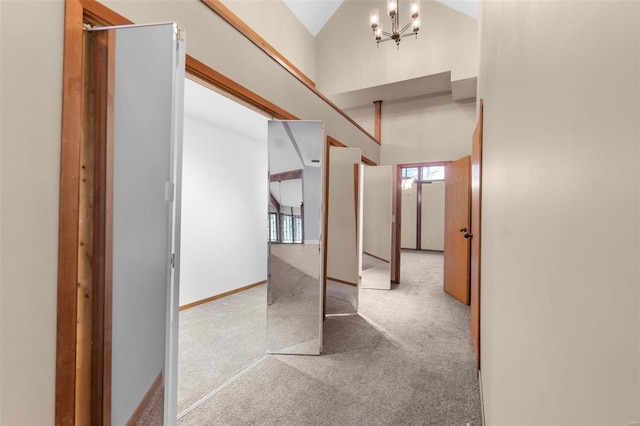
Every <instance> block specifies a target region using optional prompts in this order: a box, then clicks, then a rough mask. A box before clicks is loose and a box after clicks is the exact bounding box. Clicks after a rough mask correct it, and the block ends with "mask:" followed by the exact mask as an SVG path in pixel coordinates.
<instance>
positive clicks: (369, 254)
mask: <svg viewBox="0 0 640 426" xmlns="http://www.w3.org/2000/svg"><path fill="white" fill-rule="evenodd" d="M362 252H363V253H364V254H366V255H367V256H371V257H373V258H374V259H378V260H379V261H381V262H384V263H391V262H390V261H388V260H386V259H383V258H381V257H378V256H376V255H375V254H371V253H367V252H366V251H364V250H363V251H362Z"/></svg>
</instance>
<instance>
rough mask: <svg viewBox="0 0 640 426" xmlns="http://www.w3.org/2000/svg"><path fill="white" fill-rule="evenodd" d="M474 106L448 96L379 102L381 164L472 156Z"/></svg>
mask: <svg viewBox="0 0 640 426" xmlns="http://www.w3.org/2000/svg"><path fill="white" fill-rule="evenodd" d="M475 111H476V107H475V103H473V102H454V101H453V100H452V98H451V95H450V94H445V95H441V96H434V97H422V98H416V99H409V100H407V101H404V102H383V103H382V146H381V152H380V161H381V164H385V165H393V164H401V163H418V162H429V161H446V160H457V159H458V158H462V157H464V156H465V155H469V154H471V135H472V134H473V129H474V127H475Z"/></svg>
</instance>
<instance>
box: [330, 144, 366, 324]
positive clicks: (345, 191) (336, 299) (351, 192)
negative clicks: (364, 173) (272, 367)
mask: <svg viewBox="0 0 640 426" xmlns="http://www.w3.org/2000/svg"><path fill="white" fill-rule="evenodd" d="M360 158H361V154H360V149H358V148H344V147H338V146H331V147H330V148H329V161H328V164H329V165H328V168H329V184H328V188H329V191H328V199H329V201H328V214H327V286H326V301H325V303H326V308H325V314H326V315H327V316H331V315H345V314H356V313H357V311H358V258H359V247H358V246H359V241H358V225H357V221H358V210H359V206H358V203H359V200H358V198H359V197H358V189H359V174H360Z"/></svg>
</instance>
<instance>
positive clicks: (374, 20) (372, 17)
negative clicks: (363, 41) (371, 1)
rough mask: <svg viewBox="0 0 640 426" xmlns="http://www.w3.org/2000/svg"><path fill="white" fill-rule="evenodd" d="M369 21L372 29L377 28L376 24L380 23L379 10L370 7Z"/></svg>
mask: <svg viewBox="0 0 640 426" xmlns="http://www.w3.org/2000/svg"><path fill="white" fill-rule="evenodd" d="M369 23H370V24H371V28H373V29H374V30H375V29H376V28H378V24H379V23H380V12H378V9H371V12H369Z"/></svg>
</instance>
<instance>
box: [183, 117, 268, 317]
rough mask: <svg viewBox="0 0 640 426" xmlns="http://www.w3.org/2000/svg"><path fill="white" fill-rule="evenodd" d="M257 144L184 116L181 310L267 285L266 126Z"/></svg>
mask: <svg viewBox="0 0 640 426" xmlns="http://www.w3.org/2000/svg"><path fill="white" fill-rule="evenodd" d="M255 114H256V120H258V121H260V120H262V121H264V139H263V140H254V139H250V138H248V137H246V136H243V135H240V134H238V133H234V132H231V131H228V130H225V129H222V128H220V127H217V126H215V125H212V124H210V123H207V122H204V121H200V120H197V119H194V118H192V117H189V116H187V117H185V121H184V154H183V169H182V170H183V175H182V191H183V192H182V244H181V256H182V257H181V262H182V263H181V271H180V272H181V275H180V305H181V306H182V305H186V304H188V303H192V302H195V301H198V300H202V299H206V298H208V297H211V296H214V295H218V294H221V293H224V292H227V291H230V290H234V289H237V288H240V287H243V286H246V285H249V284H253V283H256V282H259V281H262V280H266V279H267V203H268V192H267V191H268V184H267V178H266V176H267V119H266V118H264V117H262V116H260V115H259V114H257V113H255Z"/></svg>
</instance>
